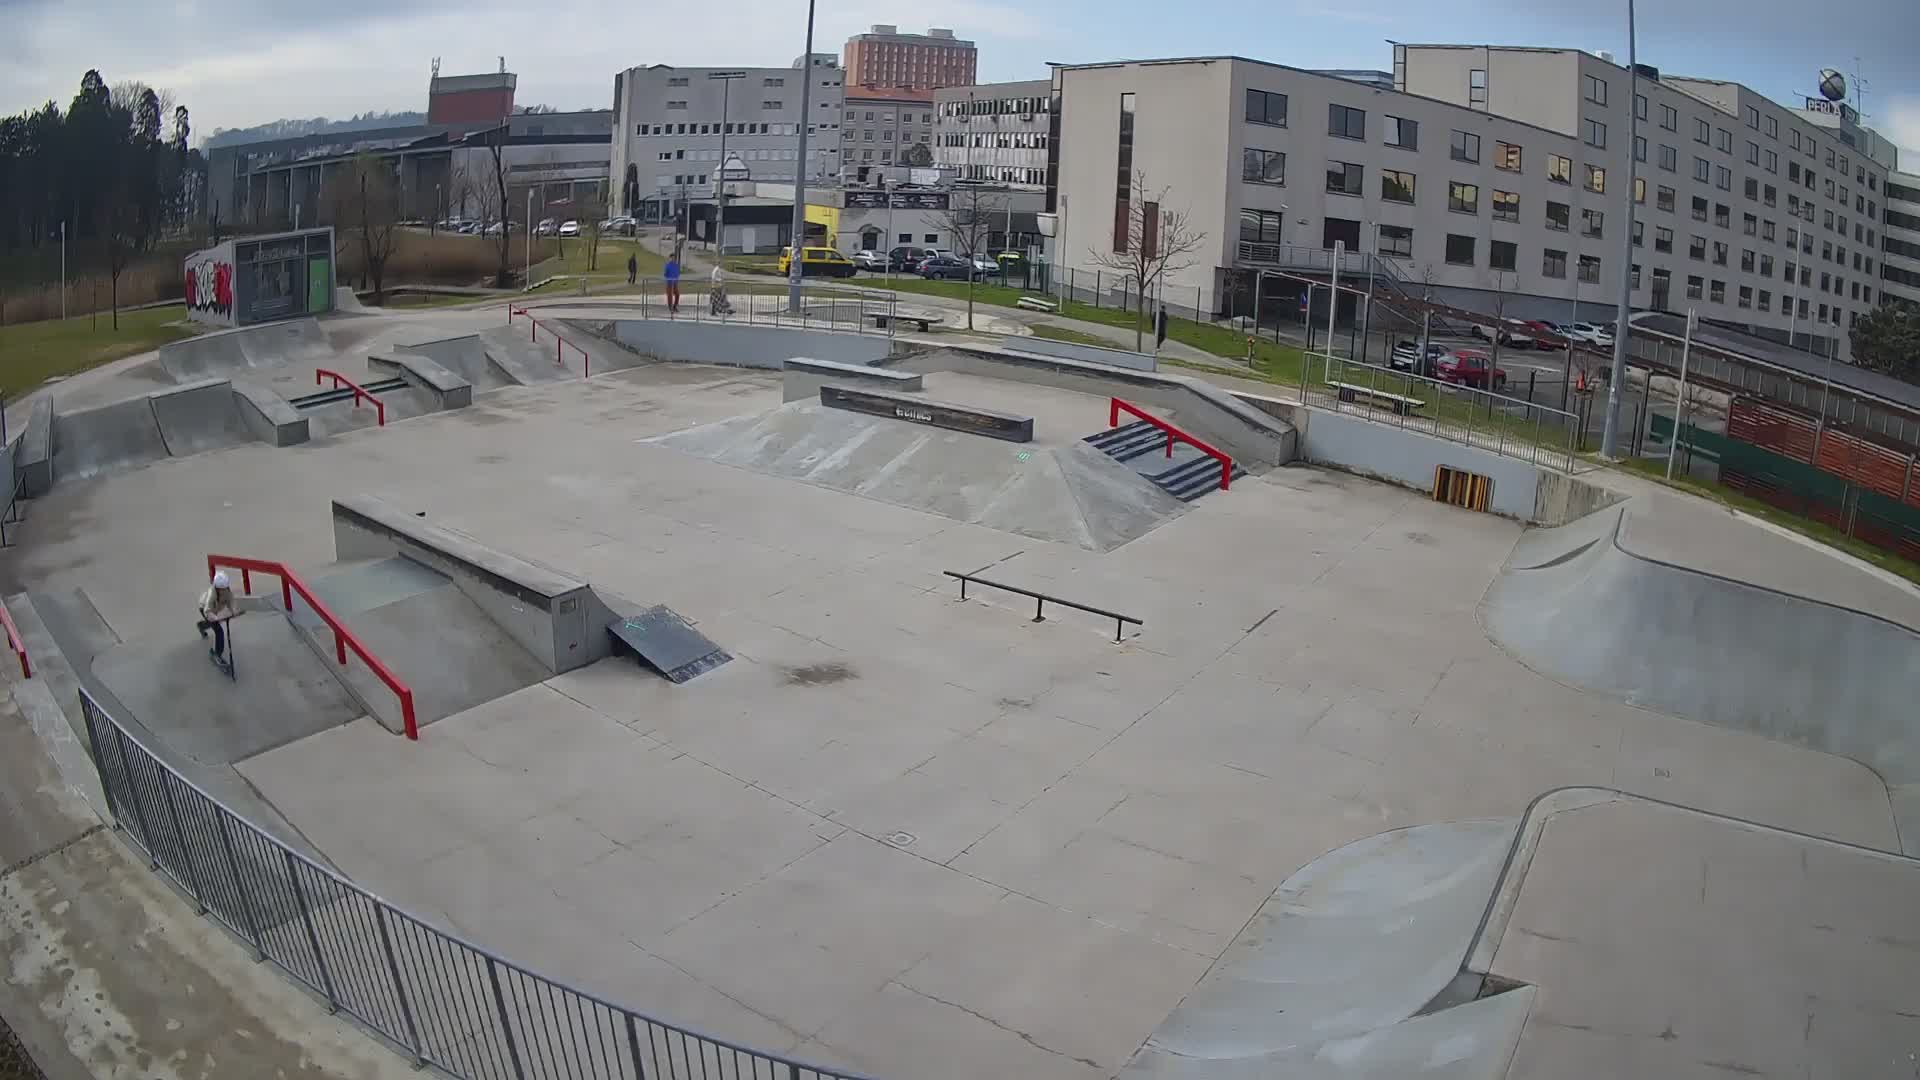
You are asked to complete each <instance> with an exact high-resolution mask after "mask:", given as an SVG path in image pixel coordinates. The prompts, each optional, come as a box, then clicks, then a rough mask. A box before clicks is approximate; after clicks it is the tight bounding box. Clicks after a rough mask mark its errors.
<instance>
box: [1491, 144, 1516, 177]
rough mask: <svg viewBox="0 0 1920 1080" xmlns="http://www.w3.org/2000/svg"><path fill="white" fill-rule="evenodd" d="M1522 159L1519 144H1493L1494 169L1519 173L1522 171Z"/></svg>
mask: <svg viewBox="0 0 1920 1080" xmlns="http://www.w3.org/2000/svg"><path fill="white" fill-rule="evenodd" d="M1520 157H1521V152H1520V144H1519V143H1510V142H1495V143H1494V144H1493V167H1494V168H1496V169H1502V170H1505V171H1506V172H1519V171H1521V169H1520Z"/></svg>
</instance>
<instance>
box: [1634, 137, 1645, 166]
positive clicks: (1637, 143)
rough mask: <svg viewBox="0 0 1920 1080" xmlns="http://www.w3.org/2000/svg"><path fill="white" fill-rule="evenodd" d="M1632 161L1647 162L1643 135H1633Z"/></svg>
mask: <svg viewBox="0 0 1920 1080" xmlns="http://www.w3.org/2000/svg"><path fill="white" fill-rule="evenodd" d="M1633 160H1635V161H1645V160H1647V137H1646V136H1645V135H1635V136H1634V137H1633Z"/></svg>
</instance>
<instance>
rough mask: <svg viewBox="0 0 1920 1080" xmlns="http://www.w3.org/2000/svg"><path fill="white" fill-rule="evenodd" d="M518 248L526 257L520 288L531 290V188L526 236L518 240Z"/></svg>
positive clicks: (530, 189) (528, 199)
mask: <svg viewBox="0 0 1920 1080" xmlns="http://www.w3.org/2000/svg"><path fill="white" fill-rule="evenodd" d="M501 228H503V229H504V228H506V226H505V225H502V226H501ZM520 246H521V247H522V248H523V249H525V254H526V257H527V272H526V277H525V278H524V279H522V281H521V287H522V288H526V289H531V288H533V189H532V188H528V189H527V235H525V236H523V237H521V238H520Z"/></svg>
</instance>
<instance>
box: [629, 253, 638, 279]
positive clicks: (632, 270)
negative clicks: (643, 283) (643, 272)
mask: <svg viewBox="0 0 1920 1080" xmlns="http://www.w3.org/2000/svg"><path fill="white" fill-rule="evenodd" d="M639 277H640V258H639V256H637V255H629V256H627V284H629V285H632V284H633V283H634V282H635V281H637V280H639Z"/></svg>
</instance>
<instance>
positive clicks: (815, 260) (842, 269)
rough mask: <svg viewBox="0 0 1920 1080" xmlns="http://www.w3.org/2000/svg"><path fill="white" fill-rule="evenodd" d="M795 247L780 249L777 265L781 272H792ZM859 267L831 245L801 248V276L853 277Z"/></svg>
mask: <svg viewBox="0 0 1920 1080" xmlns="http://www.w3.org/2000/svg"><path fill="white" fill-rule="evenodd" d="M792 267H793V249H792V248H790V247H788V248H781V249H780V262H779V265H778V266H777V269H778V271H779V272H780V273H781V274H783V275H784V274H788V273H791V272H792ZM856 269H858V268H857V267H855V266H854V265H853V260H852V259H849V258H847V257H846V256H845V255H842V254H840V253H839V252H838V251H835V250H834V249H832V248H830V247H805V248H801V249H800V276H801V277H840V278H844V277H852V276H853V273H854V271H855V270H856Z"/></svg>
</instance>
